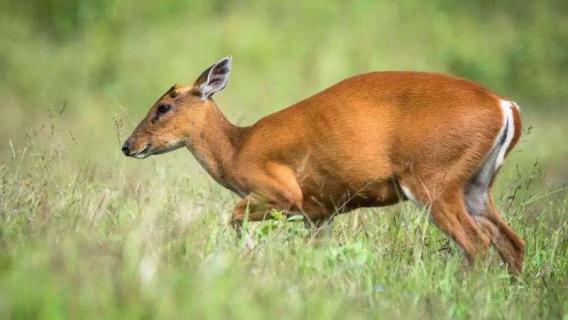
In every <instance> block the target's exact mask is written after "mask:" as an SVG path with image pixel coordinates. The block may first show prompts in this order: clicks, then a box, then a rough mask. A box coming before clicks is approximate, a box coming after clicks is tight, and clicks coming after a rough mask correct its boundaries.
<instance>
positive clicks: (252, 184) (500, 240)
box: [122, 56, 525, 274]
mask: <svg viewBox="0 0 568 320" xmlns="http://www.w3.org/2000/svg"><path fill="white" fill-rule="evenodd" d="M231 68H232V57H231V56H227V57H225V58H223V59H221V60H219V61H218V62H217V63H215V64H213V65H212V66H210V67H209V68H207V69H206V70H205V71H203V73H201V75H200V76H199V77H198V78H197V80H195V82H194V83H193V85H190V86H182V85H178V84H175V85H174V86H172V87H171V88H170V89H169V90H167V91H166V93H164V94H163V95H162V96H161V97H160V98H159V99H158V100H157V101H156V102H155V103H154V104H153V105H152V106H151V108H150V110H149V111H148V113H147V115H146V116H145V118H144V119H143V120H142V121H141V122H140V124H139V125H138V126H137V127H136V128H135V129H134V131H133V132H132V134H131V135H130V137H129V138H128V139H127V140H126V141H125V143H124V145H123V146H122V152H123V153H124V154H125V155H126V156H129V157H133V158H136V159H144V158H147V157H149V156H151V155H158V154H163V153H166V152H170V151H173V150H176V149H179V148H183V147H185V148H187V149H188V150H189V151H190V152H191V153H192V154H193V156H194V157H195V158H196V159H197V161H198V162H199V164H200V165H201V166H202V167H203V168H204V169H205V171H207V173H208V174H209V175H210V176H211V177H212V178H213V179H214V180H215V181H216V182H217V183H219V184H220V185H222V186H223V187H225V188H226V189H228V190H230V191H232V192H234V193H235V194H236V195H238V196H239V197H240V200H239V201H238V203H237V204H236V206H235V207H234V209H233V211H232V214H231V218H230V223H231V225H232V226H233V227H234V228H235V229H236V230H237V231H239V230H240V228H241V226H242V224H243V222H244V221H245V220H246V221H251V222H252V221H262V220H265V219H269V218H271V214H270V213H271V212H274V210H277V211H280V212H284V213H285V215H286V216H294V215H303V216H304V217H305V218H306V221H309V222H310V225H311V226H312V227H314V228H319V227H322V226H324V225H326V224H327V223H331V220H332V219H333V217H334V216H335V215H337V214H340V213H347V212H349V211H352V210H354V209H358V208H364V207H381V206H388V205H393V204H395V203H399V202H402V201H405V200H409V201H411V202H413V203H414V204H416V205H417V206H419V207H422V208H426V209H427V212H428V215H429V217H430V218H431V220H433V222H434V223H435V225H436V226H437V227H438V228H440V229H441V230H442V231H443V232H444V233H445V234H446V235H447V236H449V237H450V238H451V239H452V240H453V241H454V242H455V243H456V244H457V245H458V246H459V248H460V249H461V251H462V253H463V254H464V255H465V258H466V262H467V264H468V265H474V264H475V263H476V262H477V261H481V260H482V259H483V258H484V257H486V256H487V252H488V249H489V248H490V246H491V245H493V246H494V247H495V249H496V250H497V252H498V253H499V255H500V257H501V258H502V260H503V261H504V262H505V264H506V265H507V267H508V269H509V271H510V272H511V273H512V274H519V273H520V272H522V269H523V259H524V254H525V243H524V241H523V239H521V238H520V237H519V235H517V234H516V233H515V231H514V230H513V229H512V228H511V227H510V226H509V225H508V224H507V222H506V221H505V219H504V218H503V217H502V216H501V214H500V213H499V210H498V209H497V207H496V205H495V200H494V198H493V196H492V193H491V187H492V185H493V182H494V180H495V177H496V175H497V173H498V172H499V170H500V168H501V166H502V164H503V161H504V159H505V157H506V156H507V155H508V154H509V152H510V151H511V149H512V148H513V147H514V146H515V145H516V144H517V142H518V141H519V138H520V136H521V131H522V126H521V119H520V108H519V107H518V105H517V104H516V103H515V102H512V101H510V100H508V99H506V98H503V97H500V96H499V95H497V94H495V93H493V92H491V91H490V90H489V89H486V88H485V87H483V86H481V85H479V84H476V83H474V82H472V81H469V80H466V79H462V78H458V77H455V76H451V75H446V74H441V73H430V72H411V71H383V72H371V73H366V74H360V75H356V76H353V77H350V78H347V79H345V80H343V81H341V82H339V83H337V84H335V85H333V86H331V87H329V88H327V89H325V90H323V91H321V92H319V93H317V94H314V95H313V96H311V97H309V98H307V99H304V100H302V101H300V102H297V103H295V104H293V105H291V106H289V107H287V108H284V109H282V110H280V111H277V112H275V113H272V114H270V115H268V116H265V117H263V118H261V119H260V120H258V121H257V122H256V123H254V124H252V125H250V126H244V127H240V126H237V125H234V124H233V123H231V122H230V121H229V120H228V119H227V118H226V117H225V116H224V114H223V112H222V111H221V109H220V108H219V107H218V106H217V104H216V103H215V101H214V100H213V95H214V94H215V93H217V92H219V91H221V90H223V89H224V88H225V87H226V85H227V83H228V81H229V76H230V73H231Z"/></svg>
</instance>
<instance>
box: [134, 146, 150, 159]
mask: <svg viewBox="0 0 568 320" xmlns="http://www.w3.org/2000/svg"><path fill="white" fill-rule="evenodd" d="M151 147H152V145H151V144H147V145H146V146H145V147H144V148H142V149H141V150H140V151H138V152H136V153H134V154H132V157H134V158H136V159H144V158H147V157H149V156H151V155H152V148H151Z"/></svg>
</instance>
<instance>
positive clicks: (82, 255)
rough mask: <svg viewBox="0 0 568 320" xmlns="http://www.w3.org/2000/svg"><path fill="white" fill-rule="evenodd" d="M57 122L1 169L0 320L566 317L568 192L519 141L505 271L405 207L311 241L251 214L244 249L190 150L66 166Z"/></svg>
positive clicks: (295, 229) (226, 196) (506, 184)
mask: <svg viewBox="0 0 568 320" xmlns="http://www.w3.org/2000/svg"><path fill="white" fill-rule="evenodd" d="M550 123H554V121H552V120H550ZM54 128H55V129H54ZM56 128H57V126H55V125H53V126H44V127H43V129H42V128H38V129H37V130H35V135H34V133H31V134H30V135H29V137H28V143H27V144H25V145H23V146H22V147H21V148H14V153H13V154H11V159H7V160H6V161H3V162H2V163H1V165H0V181H1V185H0V194H1V197H0V213H1V216H0V219H1V220H0V317H2V318H23V319H28V318H43V319H49V318H105V319H106V318H120V319H124V318H166V319H169V318H213V319H215V318H223V319H225V318H237V319H264V318H268V317H270V318H290V319H302V318H314V319H320V318H321V319H329V318H337V319H342V318H347V317H349V318H355V319H356V318H387V319H389V318H436V319H437V318H448V319H455V318H475V319H494V318H505V319H518V318H526V319H534V318H543V319H553V318H556V319H558V318H563V317H564V318H565V317H566V314H567V312H568V273H567V270H568V250H567V249H568V239H567V237H566V234H568V216H567V215H566V212H567V209H568V200H567V199H566V196H565V195H566V192H565V190H564V191H563V190H562V189H558V188H557V189H553V190H552V189H550V188H548V187H547V184H548V183H547V182H546V179H545V177H543V175H542V172H540V169H539V166H540V165H537V166H536V167H532V168H531V166H525V165H523V161H521V160H523V157H528V158H530V157H529V156H527V155H526V154H525V152H526V151H527V149H529V148H530V147H531V145H532V143H531V140H530V139H529V140H528V141H525V142H523V143H522V144H521V147H520V148H519V149H520V151H519V152H517V153H514V154H513V155H512V159H509V161H510V162H514V163H517V164H518V167H519V168H518V169H515V166H513V165H510V166H508V167H507V168H506V170H505V172H504V174H503V176H504V177H509V178H507V179H500V180H499V191H498V192H497V195H498V199H499V207H500V208H501V209H502V211H503V214H504V216H505V217H506V218H507V220H508V221H509V222H510V224H511V225H512V226H513V228H514V229H516V230H517V231H518V232H519V233H520V234H521V235H522V237H523V238H524V239H525V240H526V242H527V259H526V267H525V272H524V273H523V274H522V275H521V276H520V277H519V278H518V279H516V280H514V279H511V278H510V276H509V274H508V273H507V272H506V270H505V268H504V267H503V266H502V265H501V263H500V260H499V259H498V257H497V256H496V254H495V253H491V255H490V258H489V260H488V261H487V263H485V264H484V265H483V266H481V267H480V268H478V269H476V270H473V271H470V272H465V271H464V265H463V257H462V256H461V254H460V252H459V251H458V250H457V248H456V247H455V245H454V244H452V243H450V242H449V241H448V239H447V237H446V236H445V235H443V234H442V233H441V232H440V231H439V230H438V229H437V228H436V227H435V226H434V225H432V224H431V223H430V221H429V218H428V217H427V215H426V214H425V212H422V211H420V210H418V209H416V208H414V207H413V206H412V205H411V204H410V203H404V204H400V205H397V206H394V207H389V208H384V209H372V210H359V211H355V212H353V213H350V214H346V215H342V216H340V217H338V218H337V219H336V223H335V226H334V229H333V235H332V237H331V238H324V239H323V240H322V241H319V242H318V241H313V239H312V238H311V236H310V235H309V234H308V232H307V230H305V229H304V226H303V224H302V223H297V222H286V221H284V220H282V219H280V220H276V221H271V222H265V223H260V224H250V225H249V226H248V232H249V233H250V234H251V235H252V236H253V237H254V240H255V243H256V246H255V248H254V249H252V250H248V249H247V248H246V246H245V244H244V243H243V242H242V241H239V240H238V239H236V237H235V235H234V232H233V231H232V230H231V228H230V227H229V226H228V225H227V224H226V221H227V219H228V216H229V214H230V211H231V209H232V206H233V205H234V204H235V202H236V197H235V196H232V195H231V194H230V192H229V191H226V190H223V189H222V188H221V187H219V186H216V185H215V184H214V183H213V182H212V181H211V180H209V179H208V178H206V177H204V173H203V172H202V171H201V170H199V169H197V168H195V167H193V166H188V165H187V162H188V161H187V159H188V158H190V157H191V156H190V154H189V153H188V152H187V151H178V152H176V153H173V154H171V155H166V156H160V157H153V158H150V160H145V161H134V160H131V159H125V158H122V157H121V156H120V155H119V153H118V152H116V153H113V155H112V156H107V159H106V160H105V161H93V160H89V159H87V160H77V159H76V158H73V157H72V156H71V155H72V154H74V153H75V152H80V151H81V150H83V149H84V147H83V146H81V145H79V144H75V145H73V144H72V141H73V138H71V135H69V134H68V132H65V131H60V130H59V129H56ZM551 128H556V127H555V126H551ZM533 135H534V134H533ZM530 136H531V135H529V137H530ZM537 137H538V136H537ZM59 140H60V141H61V142H59V143H58V142H55V141H59ZM37 141H50V142H46V143H36V142H37ZM533 143H534V142H533ZM117 150H118V149H117ZM191 168H193V169H191ZM192 171H193V172H192ZM547 188H548V189H547ZM551 191H553V192H554V191H555V192H556V193H554V194H550V192H551Z"/></svg>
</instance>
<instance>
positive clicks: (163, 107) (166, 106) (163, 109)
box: [158, 104, 172, 114]
mask: <svg viewBox="0 0 568 320" xmlns="http://www.w3.org/2000/svg"><path fill="white" fill-rule="evenodd" d="M171 108H172V106H170V105H169V104H161V105H159V106H158V113H159V114H164V113H166V112H168V111H170V109H171Z"/></svg>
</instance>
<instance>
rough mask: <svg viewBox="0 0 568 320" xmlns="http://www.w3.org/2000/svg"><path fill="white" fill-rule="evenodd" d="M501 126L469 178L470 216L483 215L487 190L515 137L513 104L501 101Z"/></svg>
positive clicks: (466, 200) (467, 192) (467, 194)
mask: <svg viewBox="0 0 568 320" xmlns="http://www.w3.org/2000/svg"><path fill="white" fill-rule="evenodd" d="M500 106H501V110H502V111H503V125H502V126H501V129H500V130H499V133H498V134H497V136H496V137H495V142H494V143H493V147H491V150H490V151H489V154H488V155H487V157H486V159H485V160H484V161H483V163H482V164H481V167H480V168H479V170H478V171H477V172H476V173H475V174H474V175H473V176H472V177H471V180H470V181H469V183H468V184H467V186H466V188H465V202H466V205H467V208H468V211H469V213H470V214H472V215H480V214H484V213H485V211H486V208H487V201H488V199H487V190H488V188H489V184H490V183H491V180H492V179H493V176H494V175H495V172H496V171H497V169H499V167H500V166H501V165H502V164H503V161H504V159H505V154H506V153H507V149H509V146H510V145H511V142H512V141H513V138H514V137H515V118H514V116H513V109H512V108H518V107H517V106H516V104H515V103H514V102H510V101H506V100H501V102H500Z"/></svg>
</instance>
